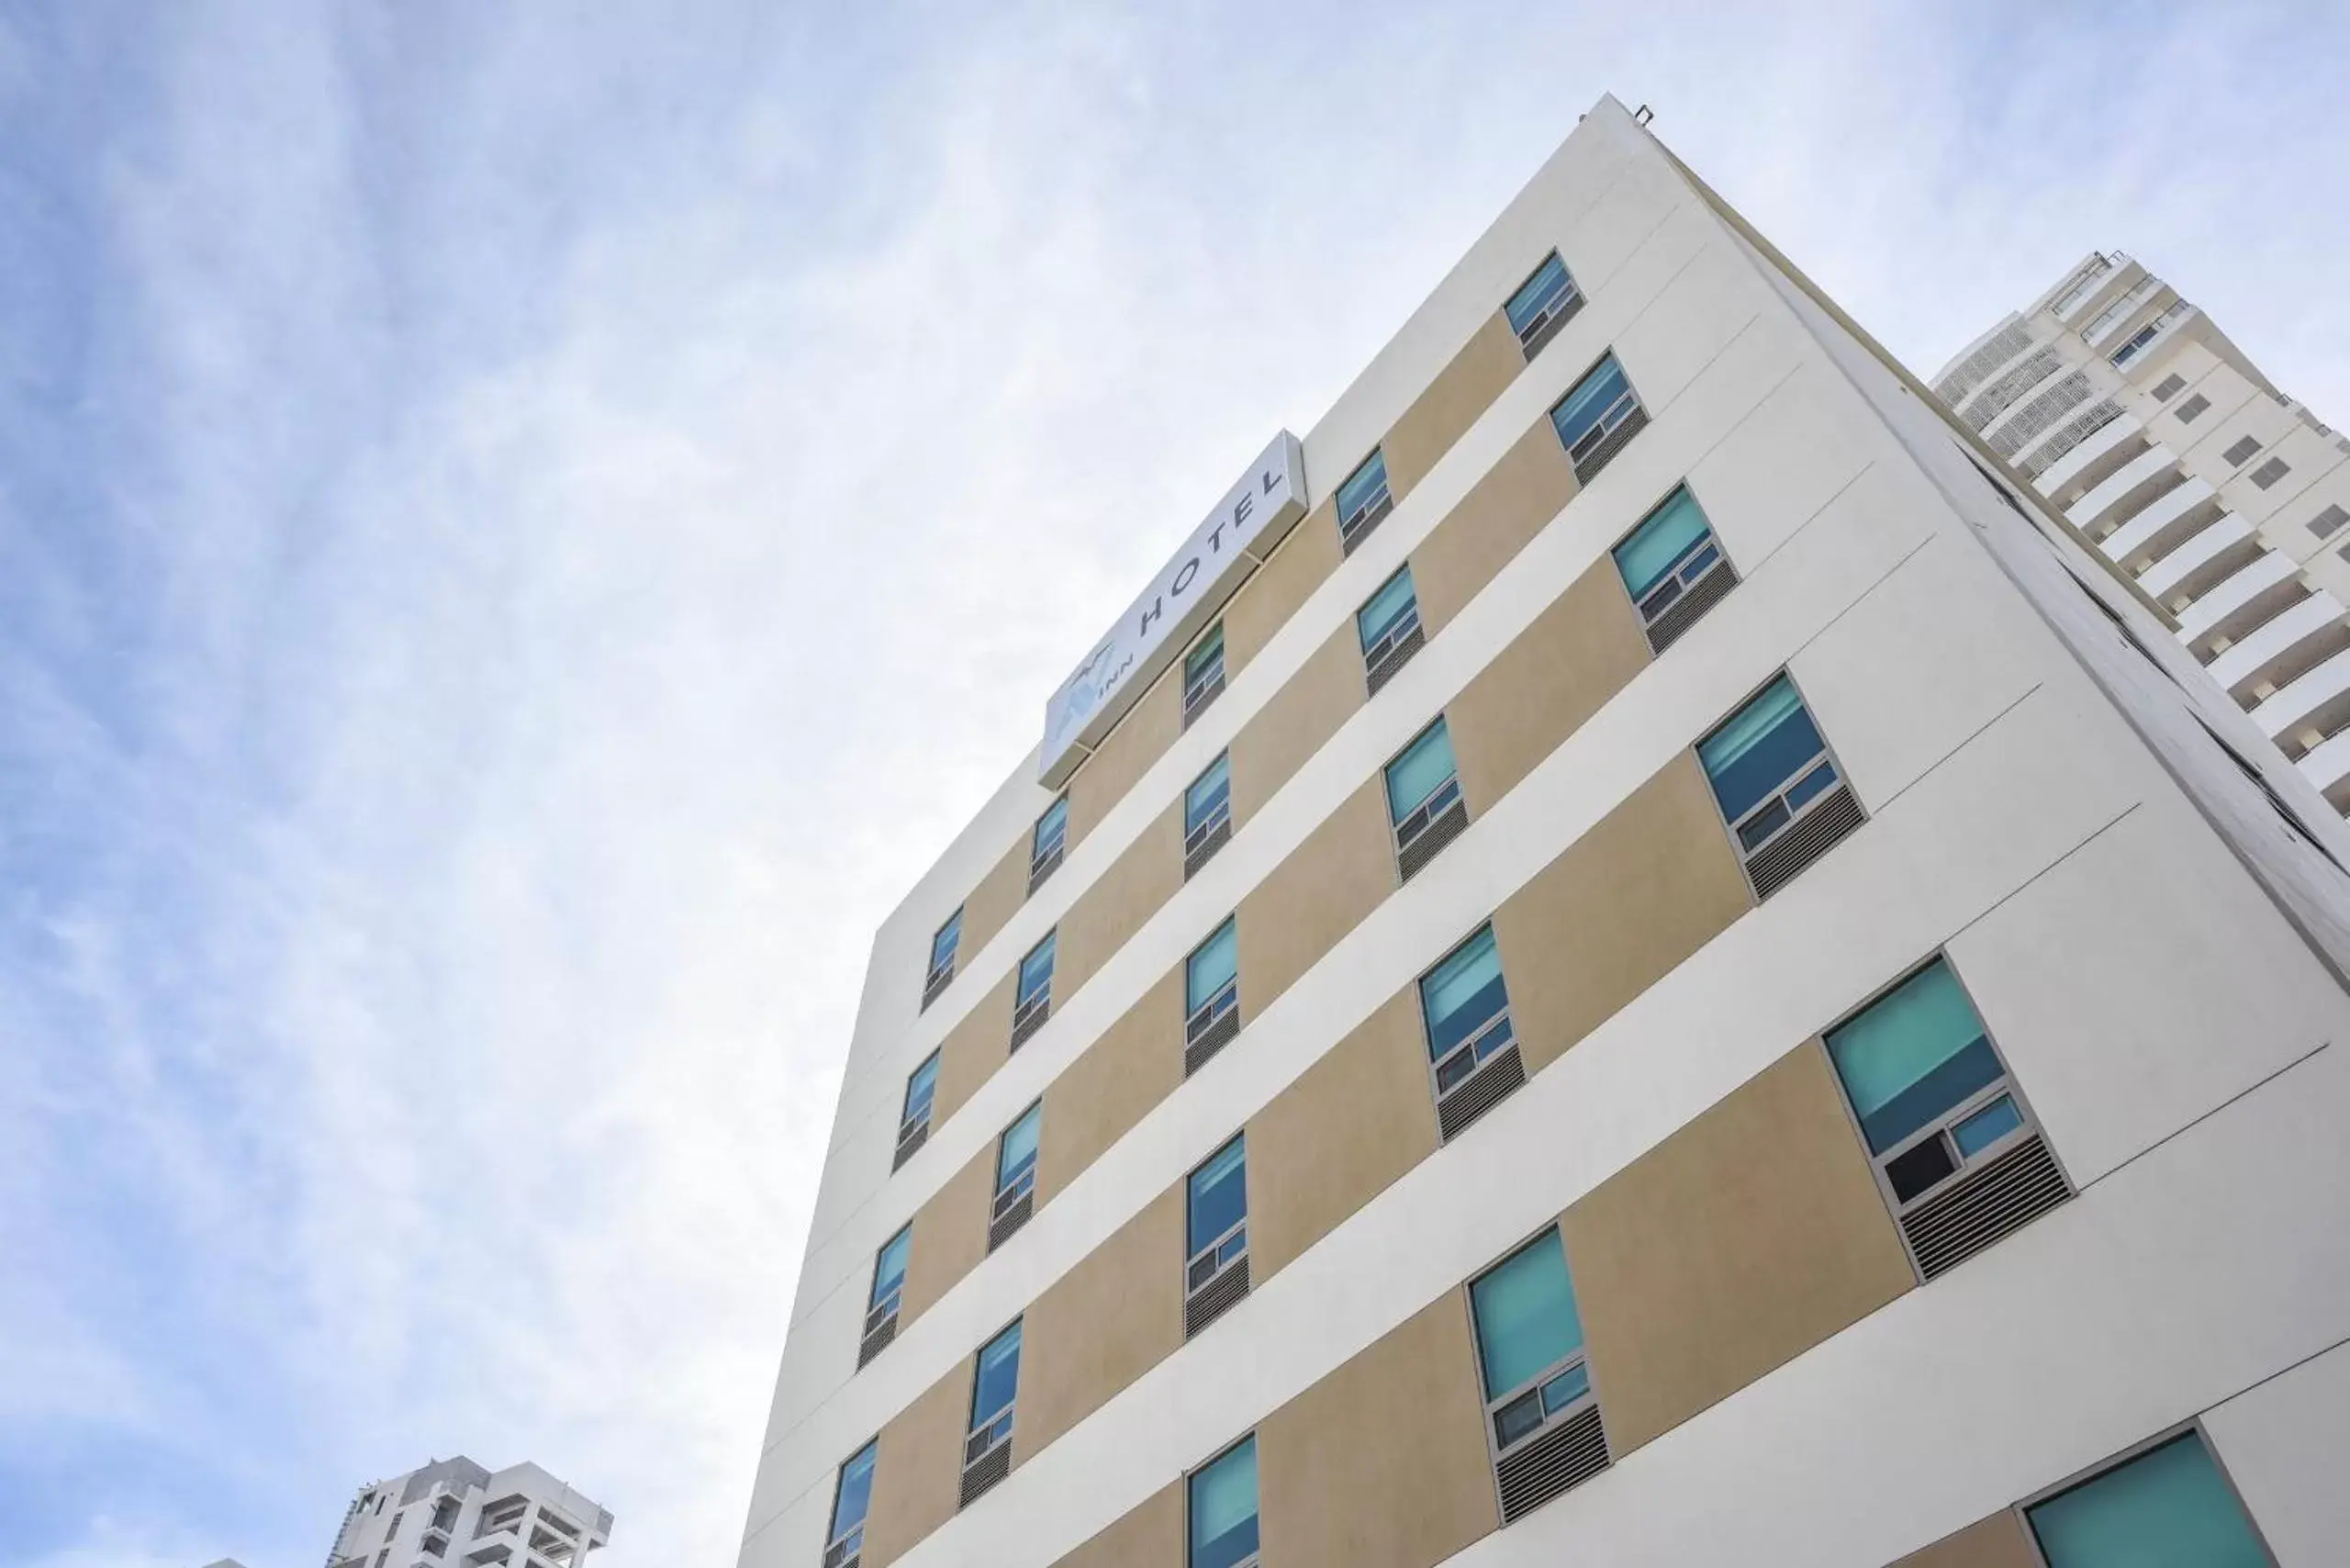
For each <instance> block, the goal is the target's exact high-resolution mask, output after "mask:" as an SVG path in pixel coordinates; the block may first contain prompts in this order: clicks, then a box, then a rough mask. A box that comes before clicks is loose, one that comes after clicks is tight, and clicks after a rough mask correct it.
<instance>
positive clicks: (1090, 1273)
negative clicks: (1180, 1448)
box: [1016, 1182, 1183, 1461]
mask: <svg viewBox="0 0 2350 1568" xmlns="http://www.w3.org/2000/svg"><path fill="white" fill-rule="evenodd" d="M1026 1324H1027V1327H1026V1329H1025V1330H1024V1333H1023V1335H1022V1338H1021V1345H1022V1348H1023V1352H1024V1353H1023V1357H1022V1361H1021V1367H1020V1422H1019V1425H1020V1446H1019V1448H1018V1450H1017V1452H1016V1458H1017V1459H1019V1460H1021V1461H1026V1460H1029V1459H1033V1458H1035V1456H1036V1455H1037V1454H1038V1453H1040V1452H1042V1451H1043V1450H1044V1449H1045V1447H1046V1444H1048V1443H1050V1442H1052V1441H1053V1439H1056V1438H1057V1437H1059V1436H1060V1435H1061V1434H1062V1433H1064V1432H1066V1431H1068V1430H1069V1428H1071V1427H1074V1426H1076V1425H1077V1424H1078V1423H1079V1422H1080V1421H1082V1420H1084V1419H1085V1417H1088V1416H1090V1415H1091V1414H1092V1413H1093V1412H1094V1411H1096V1410H1098V1409H1100V1408H1101V1407H1102V1406H1104V1405H1106V1404H1108V1403H1109V1402H1110V1400H1111V1399H1112V1398H1113V1396H1114V1395H1115V1394H1117V1393H1118V1392H1119V1391H1120V1390H1121V1389H1124V1388H1125V1387H1126V1386H1127V1385H1128V1384H1129V1383H1133V1382H1134V1381H1135V1380H1136V1378H1138V1377H1140V1376H1142V1374H1143V1373H1145V1372H1148V1371H1149V1370H1150V1369H1151V1368H1153V1367H1155V1366H1157V1365H1158V1363H1159V1362H1160V1361H1165V1360H1166V1359H1167V1358H1168V1357H1169V1356H1171V1355H1173V1354H1174V1353H1175V1352H1176V1351H1177V1350H1181V1348H1182V1345H1183V1187H1182V1184H1181V1183H1180V1182H1179V1183H1177V1184H1176V1185H1175V1186H1173V1187H1170V1188H1169V1189H1168V1190H1167V1191H1166V1192H1165V1193H1160V1194H1159V1196H1158V1198H1156V1199H1154V1200H1153V1201H1152V1202H1151V1204H1149V1206H1148V1207H1147V1208H1145V1209H1144V1210H1143V1211H1142V1213H1140V1214H1138V1215H1136V1216H1135V1217H1134V1218H1132V1219H1130V1220H1128V1221H1127V1222H1126V1223H1125V1225H1123V1226H1119V1227H1118V1230H1117V1233H1116V1234H1115V1235H1113V1236H1112V1237H1111V1238H1110V1239H1109V1240H1107V1241H1105V1242H1103V1243H1102V1245H1101V1246H1099V1247H1097V1248H1095V1249H1093V1250H1092V1251H1091V1252H1089V1253H1087V1254H1086V1256H1085V1258H1084V1260H1082V1261H1081V1262H1080V1263H1079V1264H1078V1265H1077V1266H1076V1267H1075V1268H1073V1269H1071V1270H1070V1271H1069V1272H1068V1273H1066V1274H1063V1275H1062V1276H1061V1277H1060V1278H1059V1279H1058V1280H1056V1281H1055V1282H1053V1283H1052V1285H1051V1286H1050V1287H1049V1288H1048V1289H1046V1292H1045V1294H1043V1295H1040V1296H1038V1297H1037V1298H1036V1301H1035V1305H1033V1306H1031V1307H1030V1308H1029V1309H1028V1312H1027V1316H1026Z"/></svg>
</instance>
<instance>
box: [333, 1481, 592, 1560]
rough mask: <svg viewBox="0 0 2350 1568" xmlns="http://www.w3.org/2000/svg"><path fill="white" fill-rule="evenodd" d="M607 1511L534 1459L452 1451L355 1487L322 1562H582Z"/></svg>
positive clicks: (590, 1548)
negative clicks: (499, 1463)
mask: <svg viewBox="0 0 2350 1568" xmlns="http://www.w3.org/2000/svg"><path fill="white" fill-rule="evenodd" d="M611 1534H612V1516H611V1515H610V1513H608V1512H606V1511H605V1510H604V1509H603V1508H602V1507H600V1506H598V1505H597V1504H596V1503H595V1502H594V1501H593V1500H592V1499H590V1498H588V1497H587V1496H585V1495H581V1494H580V1493H577V1492H575V1491H573V1490H572V1489H571V1488H570V1487H568V1486H566V1485H565V1484H563V1483H562V1482H560V1481H558V1480H556V1479H555V1478H554V1476H552V1475H549V1474H548V1473H546V1472H545V1471H543V1470H541V1469H540V1468H539V1467H538V1466H537V1465H535V1464H516V1465H509V1466H508V1467H507V1468H506V1469H504V1470H499V1471H490V1470H487V1469H485V1468H483V1467H482V1466H480V1465H478V1464H476V1463H475V1462H473V1461H472V1460H469V1459H466V1458H464V1457H463V1456H462V1455H460V1456H459V1457H457V1458H455V1459H444V1460H436V1461H434V1462H431V1463H430V1464H427V1465H425V1466H424V1467H423V1468H421V1469H419V1470H411V1471H409V1472H408V1473H407V1474H405V1475H395V1476H393V1477H391V1478H390V1479H389V1480H386V1481H378V1482H375V1483H374V1484H371V1485H368V1486H364V1487H362V1488H361V1489H360V1491H359V1495H357V1496H356V1497H354V1498H353V1499H352V1504H351V1507H350V1508H349V1510H348V1511H347V1512H346V1513H345V1514H344V1516H343V1521H342V1528H341V1530H339V1531H338V1532H337V1533H336V1535H335V1542H334V1550H333V1551H330V1552H329V1553H328V1554H327V1564H328V1568H584V1564H585V1563H586V1562H587V1560H588V1553H589V1552H592V1551H595V1550H596V1549H597V1548H599V1547H600V1546H602V1545H604V1544H605V1542H607V1541H609V1540H610V1539H611Z"/></svg>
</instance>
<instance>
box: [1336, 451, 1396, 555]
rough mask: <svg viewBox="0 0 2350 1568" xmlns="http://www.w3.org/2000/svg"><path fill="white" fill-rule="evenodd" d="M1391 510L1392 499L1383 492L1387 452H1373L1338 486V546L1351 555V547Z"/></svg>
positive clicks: (1392, 505)
mask: <svg viewBox="0 0 2350 1568" xmlns="http://www.w3.org/2000/svg"><path fill="white" fill-rule="evenodd" d="M1393 510H1395V502H1394V498H1393V497H1391V496H1390V495H1388V493H1387V454H1385V453H1384V452H1374V453H1372V454H1371V455H1370V456H1369V457H1366V458H1364V459H1363V460H1362V464H1361V465H1360V467H1358V468H1357V469H1356V470H1355V471H1354V472H1353V473H1351V474H1349V475H1348V476H1347V482H1346V483H1345V484H1343V485H1340V486H1339V487H1338V543H1339V546H1340V548H1341V549H1343V550H1344V551H1345V553H1346V554H1349V555H1351V554H1354V553H1355V546H1356V545H1358V544H1360V543H1362V542H1363V541H1364V540H1365V539H1368V538H1370V537H1371V530H1372V529H1374V528H1377V527H1378V526H1379V521H1380V520H1381V519H1382V518H1383V517H1385V516H1386V515H1387V514H1388V513H1389V512H1391V511H1393Z"/></svg>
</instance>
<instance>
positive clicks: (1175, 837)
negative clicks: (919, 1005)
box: [1006, 801, 1183, 1039]
mask: <svg viewBox="0 0 2350 1568" xmlns="http://www.w3.org/2000/svg"><path fill="white" fill-rule="evenodd" d="M1182 886H1183V803H1182V802H1181V801H1177V802H1175V804H1173V805H1171V806H1169V807H1168V808H1167V810H1165V811H1163V812H1159V813H1158V816H1157V817H1155V818H1154V819H1152V821H1151V823H1150V825H1149V826H1148V827H1147V828H1145V829H1143V830H1142V832H1141V834H1139V835H1137V836H1136V839H1135V841H1134V842H1133V843H1132V844H1130V845H1128V846H1126V851H1125V854H1123V855H1121V856H1119V857H1118V858H1117V859H1116V861H1114V862H1113V864H1112V865H1111V867H1110V868H1109V869H1108V870H1106V871H1104V872H1102V875H1101V876H1099V877H1097V878H1095V879H1094V880H1093V883H1092V885H1091V886H1090V887H1088V888H1087V889H1086V890H1084V891H1083V892H1081V893H1080V894H1078V895H1077V898H1076V900H1075V901H1074V902H1071V903H1070V905H1069V913H1067V914H1065V915H1063V916H1062V917H1061V923H1060V946H1059V947H1058V948H1057V949H1056V951H1055V953H1054V956H1053V1004H1054V1005H1055V1006H1056V1007H1057V1006H1059V1005H1061V1003H1062V1002H1065V1001H1067V1000H1068V999H1069V997H1072V996H1075V995H1076V994H1077V988H1078V987H1080V986H1081V985H1083V984H1084V983H1085V982H1086V981H1087V980H1091V978H1092V977H1093V974H1094V971H1096V970H1097V969H1101V967H1102V965H1103V964H1105V963H1107V962H1108V961H1109V960H1110V958H1111V955H1113V954H1114V953H1115V952H1117V950H1118V949H1119V948H1120V947H1122V946H1125V943H1126V939H1127V938H1128V937H1130V936H1132V935H1134V934H1135V933H1136V932H1137V931H1139V930H1141V929H1142V927H1143V923H1144V922H1146V921H1147V920H1148V919H1149V918H1150V917H1151V916H1152V915H1154V914H1157V913H1158V911H1159V909H1160V908H1161V906H1163V905H1164V904H1165V903H1166V902H1167V901H1168V900H1169V899H1171V898H1173V897H1174V896H1175V894H1176V893H1177V892H1178V891H1179V890H1181V888H1182ZM1008 1027H1009V1026H1008V1025H1007V1028H1008ZM1009 1037H1010V1036H1009V1035H1007V1036H1006V1038H1007V1039H1008V1038H1009Z"/></svg>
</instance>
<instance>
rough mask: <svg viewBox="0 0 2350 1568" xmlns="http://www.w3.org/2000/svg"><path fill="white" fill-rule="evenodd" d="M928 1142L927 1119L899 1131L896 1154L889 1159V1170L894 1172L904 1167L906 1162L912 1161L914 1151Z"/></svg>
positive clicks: (928, 1129) (928, 1123) (928, 1126)
mask: <svg viewBox="0 0 2350 1568" xmlns="http://www.w3.org/2000/svg"><path fill="white" fill-rule="evenodd" d="M929 1141H930V1122H929V1120H928V1118H924V1119H923V1120H922V1121H920V1122H918V1123H916V1124H915V1125H914V1126H911V1127H907V1128H905V1129H903V1130H902V1131H901V1132H900V1133H899V1134H898V1152H897V1153H896V1154H894V1155H891V1156H890V1170H897V1169H899V1168H900V1167H901V1166H902V1165H904V1164H905V1162H906V1161H907V1160H909V1159H912V1158H913V1157H914V1150H916V1149H918V1148H921V1147H922V1146H923V1145H924V1144H926V1143H928V1142H929Z"/></svg>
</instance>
